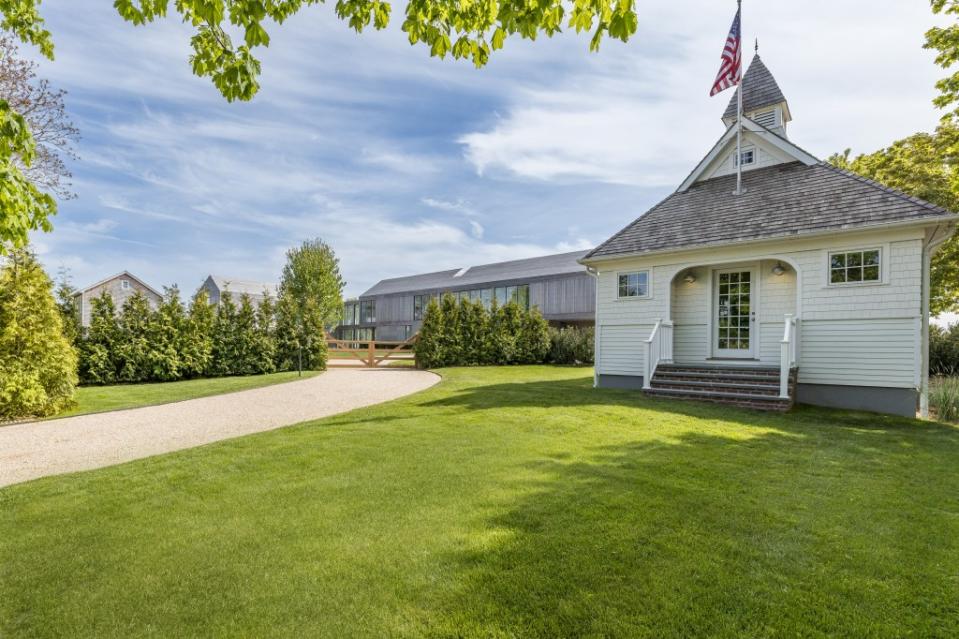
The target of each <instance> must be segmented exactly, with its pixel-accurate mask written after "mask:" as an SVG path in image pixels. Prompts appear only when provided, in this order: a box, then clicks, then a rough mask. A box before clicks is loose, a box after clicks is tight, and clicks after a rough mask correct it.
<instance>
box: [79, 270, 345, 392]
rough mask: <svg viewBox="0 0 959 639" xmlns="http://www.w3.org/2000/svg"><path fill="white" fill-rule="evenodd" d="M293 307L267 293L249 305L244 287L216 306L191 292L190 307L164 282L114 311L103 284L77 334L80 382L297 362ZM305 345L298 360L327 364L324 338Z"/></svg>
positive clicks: (265, 368) (255, 371)
mask: <svg viewBox="0 0 959 639" xmlns="http://www.w3.org/2000/svg"><path fill="white" fill-rule="evenodd" d="M294 311H295V309H294V307H293V306H292V305H291V304H289V303H284V301H283V300H282V299H281V301H280V302H279V303H277V304H274V303H273V302H272V300H270V299H269V298H266V299H265V300H263V301H262V302H260V304H259V305H258V306H254V304H253V301H252V300H251V298H250V297H249V296H248V295H242V296H240V303H239V304H236V302H234V300H233V298H232V297H231V296H230V295H229V294H224V295H223V297H222V300H221V302H220V304H219V306H216V307H214V306H213V305H211V304H210V303H209V300H208V298H207V295H206V292H205V291H200V292H199V293H197V294H196V295H195V296H194V298H193V300H192V301H191V303H190V308H189V310H187V309H185V308H184V306H183V304H182V303H181V302H180V294H179V292H178V291H177V289H176V288H175V287H174V288H171V289H168V290H167V292H166V295H165V297H164V300H163V302H162V303H161V304H160V306H159V307H158V308H157V309H156V310H153V309H151V308H150V306H149V304H148V303H147V300H146V298H145V297H143V295H141V294H140V293H136V294H135V295H133V296H132V297H130V298H129V299H127V301H126V302H124V304H123V308H122V309H120V312H119V313H118V312H117V310H116V308H115V307H114V304H113V299H112V298H111V297H110V296H109V295H108V294H107V293H106V292H104V293H103V294H102V295H101V296H100V297H98V298H96V299H94V300H93V305H92V311H91V321H90V328H89V330H87V332H86V335H84V336H83V338H82V339H81V340H80V345H79V346H80V380H81V382H83V383H84V384H116V383H143V382H170V381H176V380H181V379H191V378H196V377H225V376H233V375H262V374H265V373H272V372H274V371H287V370H296V369H297V365H298V363H299V358H298V357H297V356H296V353H297V341H296V337H295V335H294V334H293V333H294V325H295V321H294V318H293V313H294ZM317 334H318V335H319V336H320V337H318V338H317V339H315V340H313V341H312V343H311V344H310V345H309V346H308V347H307V348H306V349H304V353H303V368H304V369H305V370H323V369H324V368H326V354H327V353H326V341H325V340H324V339H323V337H322V336H323V331H322V327H319V328H318V329H317Z"/></svg>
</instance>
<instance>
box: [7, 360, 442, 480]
mask: <svg viewBox="0 0 959 639" xmlns="http://www.w3.org/2000/svg"><path fill="white" fill-rule="evenodd" d="M439 379H440V378H439V376H437V375H435V374H433V373H427V372H425V371H417V370H402V369H389V368H379V369H349V368H339V369H335V370H328V371H327V372H325V373H323V374H322V375H318V376H316V377H311V378H310V379H304V380H301V381H295V382H288V383H285V384H276V385H274V386H267V387H265V388H257V389H254V390H248V391H241V392H238V393H229V394H226V395H216V396H214V397H204V398H201V399H191V400H188V401H184V402H178V403H175V404H165V405H163V406H149V407H146V408H134V409H131V410H121V411H115V412H111V413H99V414H96V415H80V416H78V417H67V418H64V419H55V420H52V421H46V422H31V423H27V424H16V425H13V426H5V427H0V486H7V485H9V484H16V483H18V482H22V481H26V480H28V479H35V478H37V477H44V476H46V475H56V474H59V473H68V472H74V471H78V470H88V469H91V468H100V467H102V466H110V465H112V464H119V463H122V462H126V461H130V460H133V459H140V458H141V457H150V456H151V455H159V454H161V453H168V452H170V451H174V450H180V449H183V448H192V447H193V446H201V445H203V444H209V443H210V442H215V441H219V440H221V439H229V438H230V437H238V436H240V435H247V434H249V433H258V432H260V431H264V430H271V429H273V428H280V427H281V426H289V425H291V424H297V423H299V422H303V421H307V420H311V419H317V418H319V417H326V416H328V415H334V414H336V413H342V412H346V411H349V410H352V409H354V408H360V407H363V406H369V405H371V404H378V403H380V402H385V401H388V400H391V399H396V398H397V397H403V396H404V395H409V394H411V393H415V392H417V391H421V390H423V389H425V388H429V387H430V386H432V385H433V384H435V383H437V382H438V381H439Z"/></svg>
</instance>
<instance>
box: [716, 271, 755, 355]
mask: <svg viewBox="0 0 959 639" xmlns="http://www.w3.org/2000/svg"><path fill="white" fill-rule="evenodd" d="M755 280H756V278H755V276H754V273H753V271H752V270H739V269H737V270H730V271H718V272H717V273H716V295H715V299H716V311H715V316H714V320H715V322H716V327H715V329H714V334H715V342H714V347H715V348H714V354H715V355H716V356H717V357H752V356H753V352H754V348H753V347H754V346H755V341H756V340H755V335H754V334H753V324H754V321H753V320H754V318H755V309H754V308H753V299H754V297H753V293H754V292H755V291H754V289H755Z"/></svg>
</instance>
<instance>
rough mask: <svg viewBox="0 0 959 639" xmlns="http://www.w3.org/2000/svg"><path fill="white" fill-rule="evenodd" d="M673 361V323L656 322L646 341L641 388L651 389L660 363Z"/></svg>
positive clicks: (659, 320) (666, 321)
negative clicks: (644, 366) (644, 365)
mask: <svg viewBox="0 0 959 639" xmlns="http://www.w3.org/2000/svg"><path fill="white" fill-rule="evenodd" d="M672 361H673V321H672V320H662V319H658V320H656V325H655V326H654V327H653V332H652V333H650V334H649V339H647V340H646V370H645V375H643V388H645V389H647V390H648V389H650V388H652V384H651V382H652V379H653V373H655V372H656V367H657V366H659V365H660V364H661V363H667V364H668V363H671V362H672Z"/></svg>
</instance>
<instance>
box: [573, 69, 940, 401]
mask: <svg viewBox="0 0 959 639" xmlns="http://www.w3.org/2000/svg"><path fill="white" fill-rule="evenodd" d="M742 90H743V111H744V113H745V118H744V122H743V129H744V130H743V145H742V158H741V161H742V168H743V187H744V192H743V193H742V194H739V195H737V194H735V187H736V175H735V173H736V157H735V156H736V129H737V127H736V107H735V104H736V96H733V99H732V101H731V103H730V108H729V109H727V111H726V113H725V114H724V117H723V122H724V123H725V125H726V126H727V129H726V132H725V133H724V134H723V136H722V137H721V138H720V140H719V141H718V142H717V143H716V144H715V145H714V146H713V148H712V149H711V150H710V151H709V153H708V154H707V155H706V157H704V158H703V160H702V161H701V162H700V163H699V164H698V165H697V166H696V168H695V169H694V170H693V172H692V173H691V174H690V175H689V177H687V178H686V180H684V181H683V183H682V184H681V185H680V186H679V188H678V189H677V190H676V192H675V193H673V194H672V195H670V196H669V197H667V198H666V199H665V200H663V201H662V202H660V203H659V204H657V205H656V206H654V207H653V208H652V209H650V210H649V211H648V212H647V213H645V214H644V215H642V216H641V217H640V218H639V219H637V220H635V221H634V222H632V223H631V224H630V225H629V226H627V227H626V228H624V229H623V230H622V231H620V232H619V233H617V234H615V235H614V236H613V237H611V238H610V239H609V240H607V241H606V242H604V243H603V244H601V245H600V246H599V247H597V248H596V249H594V250H593V251H591V252H590V253H589V254H587V255H586V256H585V257H584V258H583V259H582V260H581V262H582V263H583V264H585V265H586V266H587V267H588V268H589V269H590V271H591V272H593V273H594V274H595V276H596V278H597V287H596V383H597V385H599V386H615V387H632V388H644V389H646V391H647V392H650V393H653V394H656V395H662V396H670V397H676V398H698V399H705V400H711V401H722V402H731V403H737V404H742V405H749V406H755V407H765V408H774V409H782V408H787V407H788V406H789V405H791V403H792V402H793V401H794V400H795V401H799V402H804V403H809V404H817V405H822V406H834V407H841V408H857V409H867V410H874V411H880V412H888V413H896V414H900V415H915V413H916V411H917V409H920V408H921V410H922V411H923V413H924V412H925V409H926V403H925V391H926V388H927V385H928V373H927V371H928V365H927V355H928V321H929V320H928V317H929V313H928V309H929V261H930V258H931V257H932V255H933V254H934V253H935V251H936V250H937V248H938V246H939V245H940V244H941V243H942V242H944V241H945V240H946V239H948V238H949V237H950V236H951V235H952V233H953V232H954V231H955V226H956V221H957V216H956V215H955V214H954V213H952V212H950V211H946V210H944V209H941V208H939V207H936V206H933V205H932V204H929V203H927V202H924V201H921V200H918V199H916V198H913V197H910V196H907V195H905V194H903V193H900V192H898V191H894V190H892V189H889V188H886V187H884V186H881V185H879V184H877V183H875V182H872V181H870V180H867V179H864V178H862V177H860V176H857V175H855V174H852V173H849V172H846V171H842V170H840V169H837V168H835V167H833V166H831V165H829V164H827V163H824V162H822V161H820V160H818V159H816V158H815V157H813V156H812V155H811V154H809V153H808V152H806V151H804V150H803V149H801V148H800V147H798V146H796V145H795V144H794V143H793V142H792V141H790V140H789V138H788V137H787V135H786V129H787V125H788V123H789V121H790V120H791V119H792V115H791V113H790V111H789V106H788V104H787V102H786V99H785V97H783V94H782V92H781V91H780V90H779V87H778V85H777V84H776V81H775V79H773V76H772V75H771V74H770V73H769V71H768V70H767V69H766V67H765V65H764V64H763V63H762V61H761V60H760V58H759V56H758V55H757V56H756V57H755V58H754V59H753V61H752V63H751V65H750V67H749V70H748V71H747V73H746V75H745V76H744V78H743V86H742Z"/></svg>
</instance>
